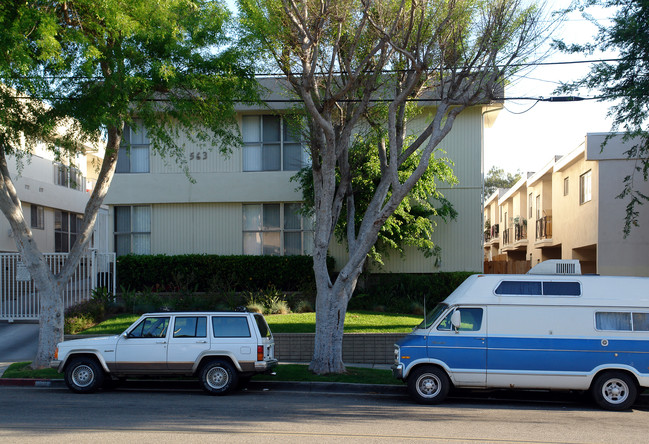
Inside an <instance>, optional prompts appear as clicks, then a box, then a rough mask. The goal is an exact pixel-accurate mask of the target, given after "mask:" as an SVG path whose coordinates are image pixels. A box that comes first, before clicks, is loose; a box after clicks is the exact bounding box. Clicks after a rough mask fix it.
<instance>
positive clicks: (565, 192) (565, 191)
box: [563, 177, 570, 196]
mask: <svg viewBox="0 0 649 444" xmlns="http://www.w3.org/2000/svg"><path fill="white" fill-rule="evenodd" d="M569 192H570V177H564V178H563V195H564V196H567V195H568V193H569Z"/></svg>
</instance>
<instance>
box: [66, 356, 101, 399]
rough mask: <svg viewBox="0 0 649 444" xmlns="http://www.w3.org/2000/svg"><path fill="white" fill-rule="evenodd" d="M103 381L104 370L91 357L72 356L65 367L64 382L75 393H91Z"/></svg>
mask: <svg viewBox="0 0 649 444" xmlns="http://www.w3.org/2000/svg"><path fill="white" fill-rule="evenodd" d="M103 383H104V370H103V369H102V368H101V366H100V365H99V363H98V362H97V361H96V360H94V359H92V358H85V357H81V358H74V359H72V360H71V361H70V363H69V364H68V365H67V366H66V367H65V384H66V385H67V386H68V388H70V390H72V391H73V392H77V393H92V392H94V391H96V390H97V389H98V388H99V387H101V386H102V384H103Z"/></svg>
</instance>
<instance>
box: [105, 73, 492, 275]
mask: <svg viewBox="0 0 649 444" xmlns="http://www.w3.org/2000/svg"><path fill="white" fill-rule="evenodd" d="M265 82H266V86H267V87H269V88H270V90H271V91H273V92H271V93H270V94H269V96H268V97H267V100H268V106H259V107H251V106H246V107H243V106H242V107H240V109H239V116H238V121H239V125H240V130H241V134H242V136H243V142H244V146H243V147H242V149H238V148H237V149H233V150H232V153H231V154H230V155H229V156H227V157H224V156H222V155H220V154H219V153H218V152H216V151H214V150H212V147H209V146H198V145H193V144H192V143H191V142H190V141H189V140H188V139H184V140H180V141H179V142H180V144H185V147H186V152H185V156H186V160H187V165H188V167H189V173H190V175H191V177H192V178H193V179H194V181H193V183H192V182H190V181H189V180H188V178H187V176H186V175H185V173H184V172H183V171H182V170H181V168H180V167H179V166H178V165H176V164H175V163H174V162H173V161H171V162H170V161H169V160H168V159H166V160H165V159H162V158H160V156H159V155H157V154H156V153H155V152H153V151H151V150H150V149H149V141H148V138H147V136H146V133H145V132H144V131H143V130H142V129H141V128H140V129H139V130H137V131H134V130H133V129H128V131H129V133H128V135H129V136H130V140H131V150H130V155H129V153H126V152H123V153H120V156H119V159H120V160H119V165H118V167H117V172H116V174H115V177H114V179H113V183H112V185H111V188H110V191H109V193H108V195H107V197H106V200H105V203H106V204H108V205H109V212H110V217H109V221H110V222H109V223H110V231H111V233H112V234H113V235H112V236H111V249H112V250H111V251H115V252H117V254H118V255H122V254H128V253H135V254H167V255H177V254H217V255H240V254H251V255H260V254H269V255H294V254H298V255H299V254H304V255H308V254H310V252H311V248H312V243H313V231H312V229H313V227H312V223H311V221H310V220H308V219H307V218H305V217H303V216H301V215H300V213H299V211H298V210H299V208H300V206H301V205H302V194H301V191H299V190H297V183H296V182H291V178H292V177H293V176H294V175H295V173H296V172H297V170H299V169H300V168H301V167H302V166H303V165H306V164H307V162H308V154H307V153H308V150H307V147H306V145H305V144H304V142H303V141H301V140H299V138H296V137H295V136H294V135H293V134H292V132H291V131H290V127H289V125H288V122H287V120H285V119H284V116H283V115H282V114H283V112H284V111H286V110H288V109H289V108H290V107H291V106H293V105H292V104H290V103H282V102H281V100H278V99H286V98H287V97H290V96H289V95H288V93H287V92H285V91H283V90H282V89H281V87H279V86H277V84H274V85H273V84H269V83H268V82H276V81H275V80H271V79H266V80H265ZM499 107H500V105H494V106H477V107H474V108H471V109H468V110H466V111H465V112H463V113H462V114H461V115H460V116H459V117H458V118H457V119H456V121H455V124H454V128H453V130H452V131H451V133H450V134H449V135H448V136H447V137H446V139H445V140H444V142H443V144H442V146H441V147H440V148H441V149H442V150H444V153H440V154H439V155H442V156H445V157H448V158H450V159H451V160H453V161H454V163H455V166H454V170H455V174H456V176H457V177H458V179H459V184H458V185H456V186H454V187H452V188H450V187H448V186H445V185H444V184H440V189H441V190H442V192H443V193H444V195H445V197H446V198H447V199H449V200H450V201H451V202H452V203H453V205H454V206H455V209H456V210H457V211H458V213H459V216H458V218H457V220H455V221H452V222H450V223H448V224H446V223H444V222H442V221H441V220H440V221H438V225H437V228H436V230H435V233H434V241H435V243H436V244H437V245H439V246H440V247H441V248H442V255H441V260H439V258H438V259H436V258H427V257H425V256H424V255H423V254H422V253H421V252H419V251H418V250H416V248H406V254H405V257H402V256H400V255H399V254H397V253H394V254H392V255H390V256H389V257H388V258H387V259H386V263H385V266H384V267H383V268H380V269H377V270H378V271H381V272H414V273H429V272H436V271H457V270H468V271H480V270H481V269H482V253H481V245H482V230H483V229H482V226H481V223H480V219H481V218H480V208H481V200H482V157H483V156H482V153H483V138H482V132H483V128H484V125H491V124H492V122H493V120H494V119H495V115H496V114H497V113H495V112H490V113H489V114H488V115H483V113H484V112H485V111H487V110H490V109H493V110H497V109H498V108H499ZM487 117H488V119H487ZM427 118H428V116H427V115H422V116H421V117H420V120H419V121H415V122H411V124H410V127H411V128H413V129H415V130H416V128H417V126H421V125H423V124H424V123H425V121H426V119H427ZM330 254H331V255H332V256H333V257H334V259H335V260H336V264H338V267H340V266H341V264H344V263H345V262H346V254H347V253H346V249H345V247H344V246H343V245H334V246H333V247H332V248H331V250H330Z"/></svg>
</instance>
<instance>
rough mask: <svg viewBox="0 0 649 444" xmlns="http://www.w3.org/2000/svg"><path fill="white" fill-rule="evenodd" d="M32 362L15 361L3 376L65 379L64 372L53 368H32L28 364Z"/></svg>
mask: <svg viewBox="0 0 649 444" xmlns="http://www.w3.org/2000/svg"><path fill="white" fill-rule="evenodd" d="M29 364H31V362H14V363H13V364H11V365H10V366H9V367H7V370H5V372H4V373H3V374H2V377H3V378H13V379H16V378H26V379H63V373H59V372H57V371H56V369H53V368H42V369H40V370H32V369H30V368H28V367H27V366H28V365H29Z"/></svg>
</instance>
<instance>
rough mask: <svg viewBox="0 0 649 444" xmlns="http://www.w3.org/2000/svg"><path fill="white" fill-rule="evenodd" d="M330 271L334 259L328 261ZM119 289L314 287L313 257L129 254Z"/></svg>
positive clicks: (120, 265)
mask: <svg viewBox="0 0 649 444" xmlns="http://www.w3.org/2000/svg"><path fill="white" fill-rule="evenodd" d="M328 263H329V269H330V270H331V269H333V266H334V260H333V258H328ZM117 278H118V286H119V287H120V288H125V289H130V290H133V291H146V290H151V291H164V292H170V291H171V292H174V291H181V290H188V291H199V292H203V291H244V290H258V289H265V288H269V287H275V288H277V289H278V290H283V291H298V290H304V289H305V288H314V287H315V277H314V274H313V258H312V257H311V256H217V255H201V254H187V255H177V256H166V255H127V256H120V257H119V258H118V260H117Z"/></svg>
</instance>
